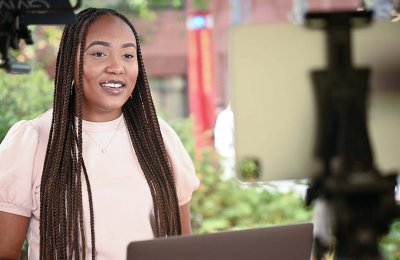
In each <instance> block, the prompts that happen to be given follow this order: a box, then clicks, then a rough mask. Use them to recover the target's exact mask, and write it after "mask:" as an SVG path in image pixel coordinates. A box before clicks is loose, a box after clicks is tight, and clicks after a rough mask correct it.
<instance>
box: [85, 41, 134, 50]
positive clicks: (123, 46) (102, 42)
mask: <svg viewBox="0 0 400 260" xmlns="http://www.w3.org/2000/svg"><path fill="white" fill-rule="evenodd" d="M94 45H101V46H105V47H110V46H111V43H109V42H105V41H93V42H91V43H90V44H89V45H88V46H87V47H86V49H85V50H87V49H89V48H90V47H92V46H94ZM121 47H122V48H128V47H133V48H135V49H136V44H134V43H124V44H122V45H121Z"/></svg>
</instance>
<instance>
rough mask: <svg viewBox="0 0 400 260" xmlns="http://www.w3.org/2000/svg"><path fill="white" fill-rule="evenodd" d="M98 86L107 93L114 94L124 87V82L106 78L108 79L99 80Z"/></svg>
mask: <svg viewBox="0 0 400 260" xmlns="http://www.w3.org/2000/svg"><path fill="white" fill-rule="evenodd" d="M100 86H101V87H102V88H103V90H105V91H106V92H107V93H110V94H114V95H115V94H119V93H121V92H122V91H123V89H124V87H125V86H126V84H125V82H123V81H118V80H108V81H105V82H101V83H100Z"/></svg>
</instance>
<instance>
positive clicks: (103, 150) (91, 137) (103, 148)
mask: <svg viewBox="0 0 400 260" xmlns="http://www.w3.org/2000/svg"><path fill="white" fill-rule="evenodd" d="M122 119H123V116H122V117H121V120H119V123H118V126H117V128H116V129H115V130H114V133H113V135H112V136H111V138H110V140H109V141H108V143H107V144H106V145H105V146H104V147H102V146H101V145H100V144H99V143H98V142H97V141H96V140H95V139H94V138H93V136H91V135H90V134H89V133H88V132H86V131H85V130H83V129H82V130H83V132H85V134H86V135H87V136H89V138H90V139H92V141H93V143H95V144H96V145H97V147H99V149H100V151H101V152H102V153H106V151H107V148H108V146H110V144H111V142H112V140H113V139H114V137H115V135H116V134H117V131H118V129H119V127H120V125H121V122H122Z"/></svg>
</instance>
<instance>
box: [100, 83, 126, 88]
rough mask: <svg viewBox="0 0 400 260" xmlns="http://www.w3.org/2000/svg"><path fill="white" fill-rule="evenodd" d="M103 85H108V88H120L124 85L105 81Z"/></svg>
mask: <svg viewBox="0 0 400 260" xmlns="http://www.w3.org/2000/svg"><path fill="white" fill-rule="evenodd" d="M101 85H102V86H103V87H108V88H120V87H122V84H120V83H104V84H101Z"/></svg>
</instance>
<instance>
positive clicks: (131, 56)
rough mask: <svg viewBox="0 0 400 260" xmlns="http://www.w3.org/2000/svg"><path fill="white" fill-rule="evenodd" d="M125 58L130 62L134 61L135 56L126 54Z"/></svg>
mask: <svg viewBox="0 0 400 260" xmlns="http://www.w3.org/2000/svg"><path fill="white" fill-rule="evenodd" d="M123 56H124V58H125V59H129V60H130V59H133V58H134V57H135V56H133V54H129V53H127V54H124V55H123Z"/></svg>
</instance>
